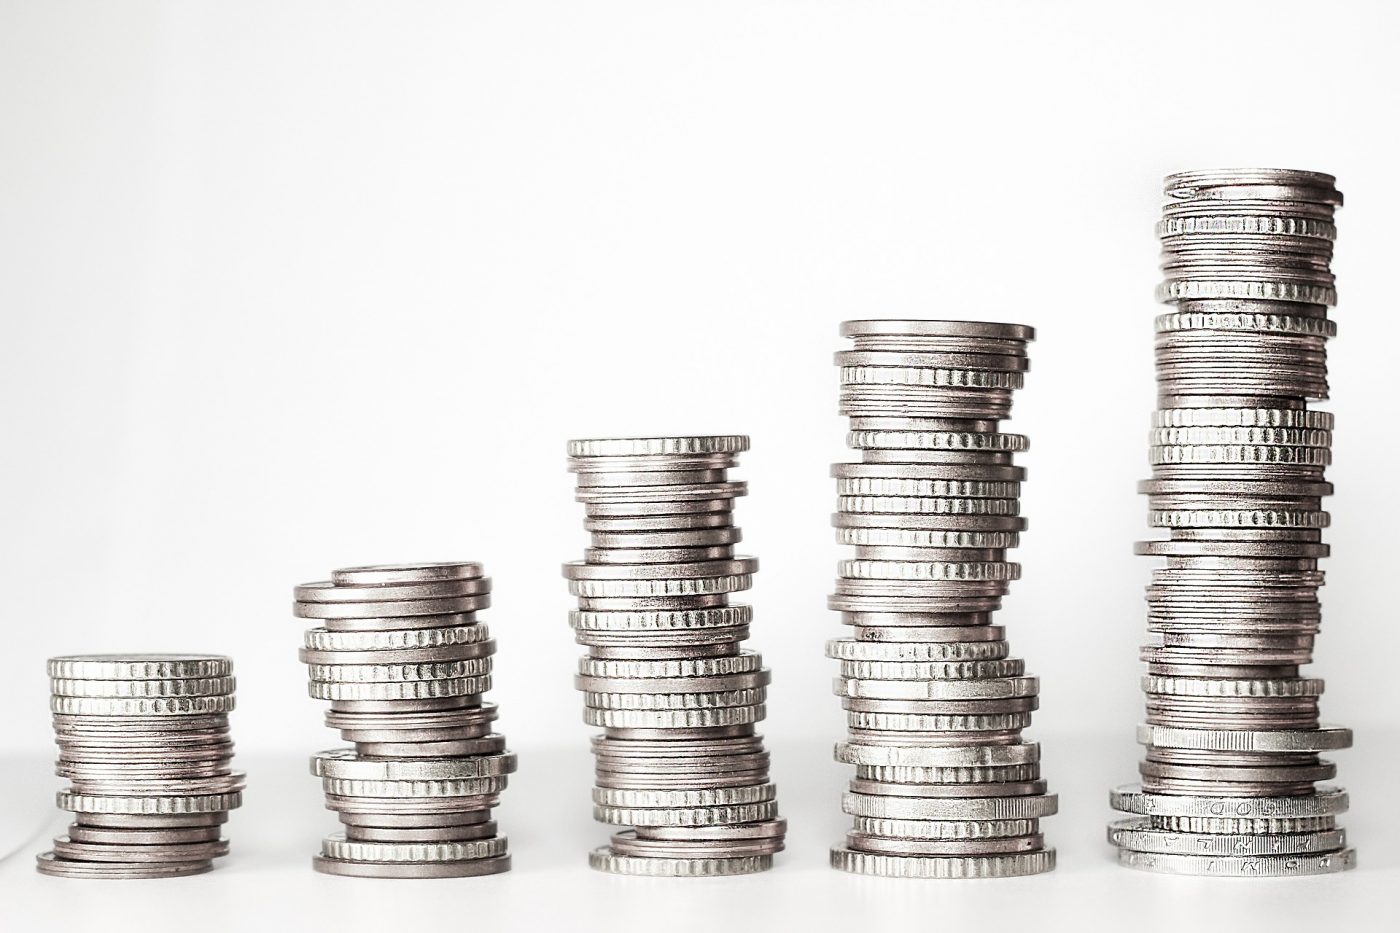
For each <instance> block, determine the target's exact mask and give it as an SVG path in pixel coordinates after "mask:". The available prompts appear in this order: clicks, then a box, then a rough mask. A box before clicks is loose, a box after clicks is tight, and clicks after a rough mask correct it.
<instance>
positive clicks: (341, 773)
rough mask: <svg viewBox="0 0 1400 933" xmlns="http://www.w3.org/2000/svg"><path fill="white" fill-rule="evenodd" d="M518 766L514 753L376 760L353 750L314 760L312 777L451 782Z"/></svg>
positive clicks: (324, 754) (511, 770)
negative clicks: (364, 756)
mask: <svg viewBox="0 0 1400 933" xmlns="http://www.w3.org/2000/svg"><path fill="white" fill-rule="evenodd" d="M515 764H516V762H515V755H514V754H513V753H511V752H505V753H501V754H494V755H477V756H473V757H470V758H416V759H415V758H407V759H402V758H400V759H372V758H362V757H360V756H359V755H358V754H356V753H355V752H354V751H353V750H351V749H335V750H332V751H327V752H318V753H317V754H316V755H315V756H313V757H312V759H311V773H312V774H314V775H316V776H317V777H330V778H345V779H349V780H358V781H451V780H463V779H469V778H484V777H499V776H501V775H505V774H512V773H514V771H515ZM327 854H329V853H327ZM332 857H334V858H339V857H340V856H332Z"/></svg>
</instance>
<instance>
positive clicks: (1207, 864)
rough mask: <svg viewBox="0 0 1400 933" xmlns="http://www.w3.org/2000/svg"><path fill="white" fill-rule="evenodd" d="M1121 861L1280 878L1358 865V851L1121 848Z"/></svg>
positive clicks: (1165, 869)
mask: <svg viewBox="0 0 1400 933" xmlns="http://www.w3.org/2000/svg"><path fill="white" fill-rule="evenodd" d="M1118 863H1119V864H1120V865H1124V866H1126V867H1128V868H1136V869H1139V870H1141V871H1152V872H1158V873H1160V874H1168V875H1216V876H1226V877H1236V878H1278V877H1287V876H1290V875H1321V874H1331V873H1333V872H1339V871H1347V870H1348V869H1351V868H1355V867H1356V850H1354V849H1343V850H1341V851H1339V852H1327V853H1323V854H1318V855H1241V856H1229V855H1181V854H1161V853H1155V852H1134V851H1133V850H1131V849H1119V850H1118Z"/></svg>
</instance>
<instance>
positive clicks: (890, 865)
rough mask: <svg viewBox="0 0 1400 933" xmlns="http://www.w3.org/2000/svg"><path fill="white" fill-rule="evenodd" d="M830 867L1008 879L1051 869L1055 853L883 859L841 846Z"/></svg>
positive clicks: (897, 875) (866, 872) (896, 875)
mask: <svg viewBox="0 0 1400 933" xmlns="http://www.w3.org/2000/svg"><path fill="white" fill-rule="evenodd" d="M831 867H832V868H838V869H840V870H841V871H847V872H852V873H854V874H861V875H878V876H881V877H888V878H1009V877H1015V876H1018V875H1034V874H1040V873H1042V872H1047V871H1050V870H1052V869H1053V868H1054V867H1055V850H1054V849H1040V850H1038V851H1035V852H1023V853H1017V854H1013V855H950V856H927V855H883V854H877V853H872V852H859V851H856V850H854V849H849V848H846V847H844V846H837V847H835V848H833V849H832V850H831Z"/></svg>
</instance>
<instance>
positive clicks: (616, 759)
mask: <svg viewBox="0 0 1400 933" xmlns="http://www.w3.org/2000/svg"><path fill="white" fill-rule="evenodd" d="M748 446H749V442H748V438H747V437H742V436H738V435H733V436H703V437H657V438H623V439H608V440H576V441H570V442H569V445H568V453H569V461H568V462H569V469H570V470H571V471H572V472H574V473H575V474H577V478H578V483H577V485H578V489H577V495H576V498H577V499H578V501H580V502H582V503H583V504H584V509H585V512H586V514H587V519H586V520H585V523H584V526H585V528H586V529H587V530H588V532H589V534H590V536H591V539H592V541H591V543H592V546H591V547H590V548H589V549H588V551H587V552H586V555H585V559H584V560H583V561H579V562H574V563H570V564H566V565H565V566H564V576H565V577H566V578H567V579H568V580H569V590H570V592H571V593H573V595H575V596H576V597H578V610H577V611H575V612H573V613H571V614H570V623H571V624H572V625H573V628H574V633H575V637H576V639H577V641H578V642H579V643H580V644H582V645H586V646H588V651H589V653H588V655H587V656H586V657H583V658H581V659H580V660H579V674H578V677H577V678H576V681H575V682H576V685H577V687H578V689H580V690H581V691H583V693H584V705H585V711H584V719H585V721H586V722H588V723H589V724H590V725H594V726H601V727H602V728H603V735H601V736H599V737H597V738H595V739H594V740H593V752H594V755H595V758H596V762H597V781H596V787H595V788H594V791H593V800H594V811H593V812H594V817H595V818H596V819H598V820H599V821H600V822H604V823H613V824H620V825H623V826H629V827H635V828H633V829H627V830H624V831H622V832H619V833H617V834H615V835H614V836H613V837H612V843H611V845H610V846H603V847H602V848H599V849H597V850H595V851H594V852H593V853H592V854H591V855H590V857H589V863H590V864H591V865H592V866H593V867H594V868H596V869H598V870H600V871H607V872H613V873H616V874H628V875H654V876H655V875H667V876H688V877H694V876H701V875H731V874H742V873H747V872H754V871H761V870H763V869H766V868H768V867H770V866H771V865H772V859H773V853H775V852H777V851H779V850H781V849H782V847H783V838H784V832H785V823H784V821H783V820H781V819H779V818H778V804H777V799H776V788H775V786H774V785H773V784H772V783H771V782H770V781H769V780H768V752H767V751H765V750H764V747H763V740H762V738H761V737H759V736H758V735H756V734H755V731H754V728H755V724H756V723H757V722H759V721H760V720H761V719H763V717H764V700H765V697H766V693H767V685H768V681H769V674H768V671H767V670H766V669H764V667H763V659H762V658H761V657H760V656H759V655H758V654H756V653H754V652H750V651H742V650H741V648H740V645H741V643H742V642H743V641H744V640H745V639H746V638H748V635H749V622H750V619H751V617H752V610H751V609H750V608H749V607H748V606H738V605H730V604H729V594H730V593H735V592H739V591H741V590H746V589H748V588H749V586H750V585H751V583H752V579H753V573H754V571H755V570H757V569H758V562H757V561H755V560H754V559H753V558H748V557H735V556H734V545H735V544H736V543H738V541H739V539H740V533H739V529H738V528H736V527H735V526H734V524H733V511H732V510H733V506H734V499H735V498H736V497H738V496H741V495H743V494H744V492H745V484H744V483H741V482H734V481H731V480H730V479H729V478H728V475H727V471H728V469H729V468H730V467H732V466H734V465H735V462H736V460H737V458H738V454H739V453H741V452H742V451H744V450H747V449H748Z"/></svg>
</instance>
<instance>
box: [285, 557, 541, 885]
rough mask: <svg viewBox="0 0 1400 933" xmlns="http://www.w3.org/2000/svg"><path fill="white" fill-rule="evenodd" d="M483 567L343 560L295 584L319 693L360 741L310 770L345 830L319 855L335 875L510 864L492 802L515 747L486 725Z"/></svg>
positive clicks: (458, 871) (491, 645) (313, 688)
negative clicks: (313, 623) (324, 577)
mask: <svg viewBox="0 0 1400 933" xmlns="http://www.w3.org/2000/svg"><path fill="white" fill-rule="evenodd" d="M490 593H491V581H490V579H489V578H487V577H484V576H482V568H481V565H480V564H475V563H431V564H394V565H388V564H385V565H379V566H370V567H349V568H346V569H344V570H337V571H335V572H334V573H333V574H331V579H330V581H328V582H324V583H308V584H305V585H303V586H299V587H297V588H296V605H295V612H296V615H297V616H299V617H301V618H304V619H315V620H318V621H320V622H321V623H322V625H323V627H322V628H315V629H312V630H311V631H309V632H307V633H306V638H305V647H303V648H302V650H301V659H302V661H304V662H305V663H306V666H307V670H308V672H309V674H310V681H311V682H310V693H311V696H313V697H316V698H317V699H321V700H329V701H330V704H331V708H330V711H329V712H327V713H326V725H328V726H330V727H331V728H332V729H338V730H340V735H341V738H343V739H345V740H346V741H347V742H352V743H354V746H355V747H354V748H353V749H349V748H346V749H336V750H333V751H327V752H321V753H320V754H318V755H316V756H315V757H313V758H312V759H311V771H312V773H313V774H315V775H317V776H318V777H320V778H321V784H322V787H323V789H324V790H325V794H326V807H327V808H328V809H330V810H334V811H336V813H337V814H338V815H339V817H340V822H341V823H343V824H344V826H345V831H344V833H336V834H333V835H331V836H327V837H326V838H325V839H324V840H323V841H322V843H321V854H320V855H318V856H316V858H315V859H314V861H313V865H314V867H315V868H316V870H317V871H320V872H324V873H326V874H330V875H351V876H357V877H365V878H462V877H468V876H473V875H493V874H497V873H499V872H503V871H507V870H509V868H510V855H509V854H507V848H506V837H505V836H498V835H497V834H496V824H495V822H494V821H493V820H492V819H491V808H492V807H495V806H496V805H497V804H498V803H499V802H500V793H501V791H503V790H505V787H506V775H507V774H509V773H511V772H512V771H514V770H515V756H514V755H513V754H511V753H510V752H508V751H506V749H505V737H504V736H502V735H498V734H496V733H494V732H492V731H491V724H492V723H493V722H494V721H495V719H496V707H495V705H494V704H491V703H484V702H482V695H483V694H484V693H485V692H486V691H487V690H489V689H490V688H491V656H492V655H493V654H495V653H496V643H495V641H493V640H492V639H491V633H490V631H489V630H488V629H487V627H486V625H485V623H481V622H477V620H476V614H477V612H478V611H480V610H482V609H485V608H487V606H489V605H490V600H491V597H490Z"/></svg>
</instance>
